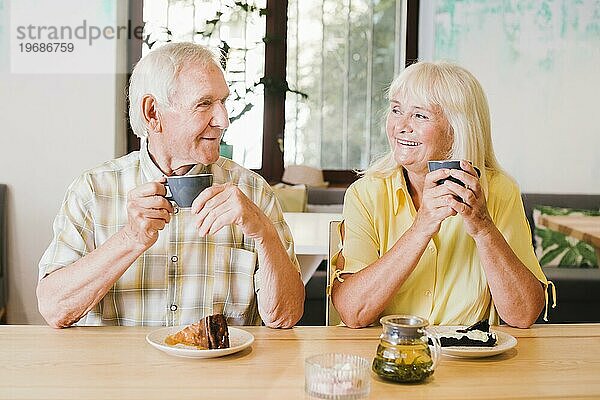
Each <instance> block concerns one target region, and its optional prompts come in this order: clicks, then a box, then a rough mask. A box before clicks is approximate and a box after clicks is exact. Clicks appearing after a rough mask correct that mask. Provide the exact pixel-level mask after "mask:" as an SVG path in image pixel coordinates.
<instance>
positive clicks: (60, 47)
mask: <svg viewBox="0 0 600 400" xmlns="http://www.w3.org/2000/svg"><path fill="white" fill-rule="evenodd" d="M19 49H20V50H21V53H59V52H60V53H72V52H73V50H75V45H74V44H73V43H63V42H52V43H37V42H34V43H30V42H25V43H19Z"/></svg>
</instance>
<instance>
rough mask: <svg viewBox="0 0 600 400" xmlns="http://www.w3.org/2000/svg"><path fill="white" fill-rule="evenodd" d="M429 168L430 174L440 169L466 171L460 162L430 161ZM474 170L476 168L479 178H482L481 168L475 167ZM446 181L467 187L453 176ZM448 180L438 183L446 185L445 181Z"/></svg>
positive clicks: (441, 180)
mask: <svg viewBox="0 0 600 400" xmlns="http://www.w3.org/2000/svg"><path fill="white" fill-rule="evenodd" d="M469 163H470V164H473V163H472V162H470V161H469ZM427 166H428V167H429V172H431V171H436V170H438V169H460V170H461V171H464V170H463V169H462V168H461V167H460V160H441V161H428V162H427ZM474 168H475V172H477V177H478V178H479V177H480V176H481V171H479V168H477V167H474ZM446 179H448V180H449V181H452V182H454V183H458V184H459V185H461V186H465V184H464V183H463V182H462V181H460V180H459V179H456V178H454V177H453V176H450V177H448V178H446ZM446 179H440V180H439V181H437V182H436V183H437V184H438V185H441V184H442V183H444V181H445V180H446Z"/></svg>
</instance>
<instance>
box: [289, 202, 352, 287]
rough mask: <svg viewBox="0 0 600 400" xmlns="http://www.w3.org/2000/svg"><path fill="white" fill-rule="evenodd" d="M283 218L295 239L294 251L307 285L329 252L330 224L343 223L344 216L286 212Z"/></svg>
mask: <svg viewBox="0 0 600 400" xmlns="http://www.w3.org/2000/svg"><path fill="white" fill-rule="evenodd" d="M283 217H284V218H285V221H286V222H287V224H288V226H289V227H290V230H291V232H292V236H293V237H294V251H295V252H296V255H297V256H298V262H299V263H300V268H301V270H302V271H301V272H302V280H303V281H304V284H305V285H306V283H307V282H308V280H309V279H310V278H311V277H312V275H313V274H314V272H315V270H316V269H317V267H318V266H319V264H320V263H321V261H323V259H324V258H325V257H327V253H328V252H329V222H331V221H341V220H342V214H336V213H300V212H297V213H294V212H289V213H288V212H286V213H283Z"/></svg>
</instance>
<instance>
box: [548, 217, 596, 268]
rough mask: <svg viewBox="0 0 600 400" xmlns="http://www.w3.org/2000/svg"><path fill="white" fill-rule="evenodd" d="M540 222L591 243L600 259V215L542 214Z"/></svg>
mask: <svg viewBox="0 0 600 400" xmlns="http://www.w3.org/2000/svg"><path fill="white" fill-rule="evenodd" d="M540 224H542V225H544V226H547V227H548V228H550V229H554V230H555V231H558V232H560V233H564V234H565V235H569V236H573V237H574V238H576V239H579V240H583V241H585V242H587V243H589V244H591V245H592V246H594V248H595V249H596V256H597V258H598V260H599V261H600V217H592V216H588V215H560V216H558V215H556V216H551V215H542V216H541V218H540Z"/></svg>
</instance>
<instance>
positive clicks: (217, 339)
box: [165, 314, 229, 349]
mask: <svg viewBox="0 0 600 400" xmlns="http://www.w3.org/2000/svg"><path fill="white" fill-rule="evenodd" d="M165 343H166V344H168V345H169V346H174V345H176V344H184V345H186V346H195V347H198V348H201V349H226V348H229V330H228V329H227V320H226V319H225V317H224V316H223V314H215V315H209V316H208V317H205V318H202V319H201V320H200V321H198V322H196V323H193V324H192V325H189V326H186V327H185V328H183V329H182V330H180V331H179V332H177V333H175V334H173V335H170V336H167V337H166V338H165Z"/></svg>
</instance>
